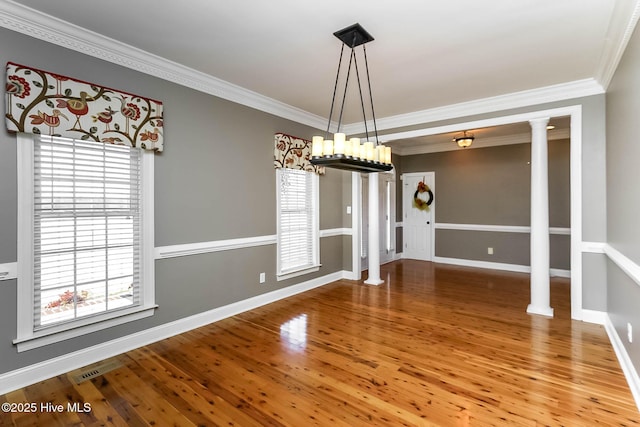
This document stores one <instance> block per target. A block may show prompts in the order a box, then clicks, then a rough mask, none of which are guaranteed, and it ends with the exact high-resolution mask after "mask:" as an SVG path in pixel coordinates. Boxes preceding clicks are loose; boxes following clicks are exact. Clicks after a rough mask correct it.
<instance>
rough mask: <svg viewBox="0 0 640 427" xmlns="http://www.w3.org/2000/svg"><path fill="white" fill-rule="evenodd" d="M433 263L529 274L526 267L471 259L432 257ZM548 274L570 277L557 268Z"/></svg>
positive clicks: (564, 271) (568, 273)
mask: <svg viewBox="0 0 640 427" xmlns="http://www.w3.org/2000/svg"><path fill="white" fill-rule="evenodd" d="M433 262H439V263H442V264H451V265H459V266H462V267H476V268H487V269H490V270H502V271H514V272H516V273H531V267H529V266H528V265H518V264H507V263H504V262H489V261H476V260H472V259H462V258H447V257H439V256H434V257H433ZM549 274H550V275H551V276H553V277H567V278H569V277H571V271H569V270H562V269H559V268H551V269H549Z"/></svg>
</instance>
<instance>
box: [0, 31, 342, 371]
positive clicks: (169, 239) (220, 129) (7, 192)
mask: <svg viewBox="0 0 640 427" xmlns="http://www.w3.org/2000/svg"><path fill="white" fill-rule="evenodd" d="M7 61H13V62H17V63H20V64H24V65H28V66H32V67H36V68H41V69H44V70H48V71H51V72H55V73H60V74H64V75H69V76H72V77H75V78H78V79H81V80H86V81H90V82H95V83H97V84H101V85H104V86H108V87H113V88H117V89H120V90H123V91H127V92H131V93H135V94H139V95H141V96H146V97H150V98H153V99H158V100H161V101H163V102H164V112H165V126H166V127H165V134H164V136H165V151H164V152H163V153H162V154H158V155H156V159H155V160H156V163H155V173H156V177H155V214H156V215H155V226H156V230H155V239H156V246H165V245H173V244H184V243H195V242H203V241H211V240H220V239H231V238H240V237H252V236H264V235H274V234H275V233H276V185H275V172H274V169H273V135H274V134H275V133H277V132H285V133H287V134H291V135H296V136H300V137H303V138H308V139H310V138H311V136H312V134H313V133H314V130H313V129H311V128H309V127H307V126H304V125H300V124H298V123H294V122H291V121H288V120H285V119H282V118H279V117H275V116H272V115H269V114H266V113H263V112H259V111H256V110H253V109H251V108H248V107H244V106H241V105H238V104H234V103H232V102H229V101H225V100H223V99H219V98H215V97H213V96H209V95H206V94H203V93H201V92H197V91H194V90H191V89H188V88H185V87H182V86H179V85H176V84H173V83H170V82H167V81H164V80H161V79H157V78H154V77H149V76H147V75H144V74H141V73H138V72H136V71H134V70H130V69H126V68H122V67H119V66H117V65H114V64H111V63H107V62H104V61H101V60H99V59H95V58H92V57H89V56H85V55H82V54H79V53H76V52H73V51H70V50H67V49H64V48H61V47H58V46H54V45H50V44H48V43H45V42H42V41H39V40H36V39H33V38H30V37H27V36H24V35H21V34H18V33H14V32H12V31H9V30H6V29H4V28H0V63H2V64H4V63H6V62H7ZM0 112H1V113H2V116H3V117H4V113H5V111H4V103H3V104H2V106H0ZM345 180H350V175H349V174H348V173H345V172H340V171H334V170H329V171H328V172H327V175H326V176H324V177H321V178H320V203H321V206H322V207H321V210H320V227H321V229H331V228H343V227H349V226H350V218H348V217H346V215H345V214H344V212H345V210H346V209H345V200H350V188H349V190H348V191H349V193H348V194H347V195H344V196H343V190H344V189H345V187H347V186H345V184H344V182H345ZM16 182H17V179H16V137H15V135H12V134H9V133H7V132H6V130H5V129H4V126H2V130H0V263H8V262H15V261H16V258H17V255H16V239H17V238H16V226H17V208H16V205H17V194H16V191H17V190H16V185H17V184H16ZM343 248H344V250H350V240H349V238H348V236H347V237H345V236H335V237H327V238H323V239H321V262H322V267H321V269H320V271H319V272H317V273H314V274H310V275H307V276H302V277H297V278H295V279H290V280H287V281H282V282H278V281H276V279H275V265H276V247H275V245H270V246H263V247H256V248H249V249H240V250H232V251H226V252H216V253H211V254H203V255H195V256H187V257H180V258H173V259H165V260H158V261H156V302H157V304H158V305H159V308H158V309H157V311H156V314H155V315H154V316H152V317H150V318H146V319H143V320H140V321H136V322H131V323H127V324H125V325H120V326H117V327H114V328H110V329H108V330H104V331H100V332H96V333H93V334H90V335H86V336H83V337H79V338H75V339H71V340H67V341H64V342H61V343H58V344H54V345H49V346H46V347H41V348H38V349H35V350H30V351H26V352H22V353H17V352H16V349H15V347H14V345H13V344H12V340H13V339H14V338H15V336H16V280H11V281H5V282H0V322H2V323H1V324H2V328H1V329H0V373H5V372H8V371H11V370H15V369H18V368H21V367H24V366H27V365H30V364H33V363H37V362H41V361H44V360H47V359H50V358H53V357H56V356H60V355H64V354H66V353H70V352H73V351H77V350H81V349H83V348H86V347H89V346H91V345H95V344H98V343H102V342H105V341H108V340H111V339H115V338H118V337H122V336H125V335H128V334H132V333H135V332H138V331H142V330H144V329H147V328H151V327H155V326H158V325H161V324H164V323H167V322H171V321H175V320H178V319H181V318H184V317H186V316H190V315H193V314H196V313H200V312H203V311H207V310H211V309H214V308H217V307H220V306H223V305H225V304H229V303H232V302H236V301H240V300H243V299H246V298H249V297H252V296H255V295H258V294H262V293H265V292H269V291H273V290H276V289H279V288H284V287H287V286H290V285H293V284H296V283H299V282H302V281H305V280H309V279H311V278H313V277H318V276H322V275H326V274H329V273H332V272H336V271H341V270H342V269H343V268H350V264H351V261H350V258H349V257H344V256H343ZM260 272H265V273H266V276H267V282H266V283H265V284H263V285H259V284H258V275H259V273H260Z"/></svg>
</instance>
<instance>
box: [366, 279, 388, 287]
mask: <svg viewBox="0 0 640 427" xmlns="http://www.w3.org/2000/svg"><path fill="white" fill-rule="evenodd" d="M364 283H365V285H375V286H378V285H382V284H383V283H384V280H382V279H367V280H365V281H364Z"/></svg>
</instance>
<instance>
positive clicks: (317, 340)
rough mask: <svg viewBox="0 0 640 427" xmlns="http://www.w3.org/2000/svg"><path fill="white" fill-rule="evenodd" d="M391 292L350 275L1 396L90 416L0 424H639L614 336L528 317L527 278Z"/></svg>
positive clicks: (435, 272)
mask: <svg viewBox="0 0 640 427" xmlns="http://www.w3.org/2000/svg"><path fill="white" fill-rule="evenodd" d="M381 270H382V277H383V279H385V283H384V284H383V285H381V286H379V287H375V286H369V285H365V284H363V283H362V282H353V281H347V280H342V281H338V282H335V283H332V284H329V285H327V286H324V287H321V288H318V289H315V290H312V291H309V292H306V293H304V294H300V295H298V296H295V297H292V298H288V299H286V300H283V301H279V302H276V303H273V304H269V305H267V306H264V307H261V308H259V309H256V310H252V311H250V312H246V313H243V314H241V315H238V316H234V317H231V318H228V319H226V320H223V321H220V322H218V323H215V324H212V325H209V326H206V327H203V328H200V329H196V330H193V331H191V332H188V333H185V334H182V335H179V336H176V337H173V338H170V339H166V340H163V341H161V342H158V343H155V344H152V345H149V346H146V347H142V348H140V349H138V350H135V351H131V352H128V353H126V354H123V355H121V356H118V357H115V358H113V359H115V361H117V362H121V363H122V365H123V366H121V367H119V368H118V367H116V368H115V369H113V370H111V371H109V372H107V373H105V374H103V375H101V376H98V377H95V378H92V379H90V380H87V381H85V382H81V383H80V384H76V383H75V382H74V381H73V375H74V373H69V374H67V375H60V376H58V377H55V378H52V379H50V380H48V381H44V382H41V383H38V384H35V385H33V386H30V387H26V388H24V389H22V390H18V391H15V392H12V393H9V394H7V395H4V396H0V401H1V402H3V403H4V402H38V404H40V403H41V402H51V403H52V404H62V405H64V406H65V409H66V405H67V404H68V402H83V403H89V404H90V407H91V410H90V411H89V412H86V413H83V412H77V411H76V412H74V411H66V410H65V411H63V412H62V413H55V414H52V413H43V412H41V411H37V412H36V413H35V414H27V413H21V414H17V413H14V414H6V413H3V414H0V417H2V418H1V420H2V423H0V424H6V425H11V424H16V425H51V424H53V425H69V424H77V425H105V424H106V425H120V426H136V425H156V426H167V425H185V426H186V425H202V426H212V425H236V426H296V427H299V426H309V425H321V426H327V425H328V426H369V425H385V426H402V425H406V426H420V425H440V426H478V425H504V424H512V425H526V426H535V425H552V426H590V425H595V424H606V425H638V424H640V413H639V412H638V409H637V408H636V406H635V403H634V401H633V398H632V396H631V393H630V391H629V387H628V385H627V383H626V382H625V379H624V376H623V374H622V371H621V369H620V366H619V365H618V362H617V360H616V357H615V354H614V352H613V349H612V347H611V344H610V343H609V340H608V338H607V335H606V333H605V331H604V328H603V327H601V326H597V325H593V324H587V323H582V322H577V321H572V320H570V307H569V301H570V284H569V281H568V280H567V279H552V292H551V296H552V306H553V308H554V309H555V314H556V316H555V318H553V319H550V318H546V317H541V316H532V315H528V314H526V312H525V310H526V307H527V304H528V303H529V276H528V275H526V274H519V273H507V272H497V271H491V270H479V269H472V268H462V267H453V266H447V265H442V264H432V263H429V262H420V261H410V260H402V261H396V262H393V263H390V264H387V265H385V266H382V269H381Z"/></svg>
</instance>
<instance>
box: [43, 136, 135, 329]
mask: <svg viewBox="0 0 640 427" xmlns="http://www.w3.org/2000/svg"><path fill="white" fill-rule="evenodd" d="M141 152H142V151H141V150H139V149H132V148H129V147H125V146H117V145H110V144H104V143H96V142H88V141H78V140H71V139H63V138H50V137H40V138H35V141H34V164H33V167H34V169H33V170H34V200H33V209H34V212H33V214H34V224H33V225H34V229H33V233H34V247H33V248H34V258H33V260H34V270H33V271H34V276H33V278H34V284H33V287H34V288H33V289H34V293H33V295H34V310H33V314H34V319H33V320H34V323H33V324H34V329H35V330H38V329H42V328H44V327H48V326H50V325H56V324H59V323H63V322H69V321H73V320H76V319H78V318H83V317H89V316H93V315H98V314H101V313H105V312H108V311H113V310H117V309H121V308H124V307H132V306H135V305H138V304H139V303H140V288H141V287H140V271H141V269H140V263H141V252H140V251H141V243H140V242H141V239H140V233H141V209H140V206H141V168H140V165H141Z"/></svg>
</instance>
